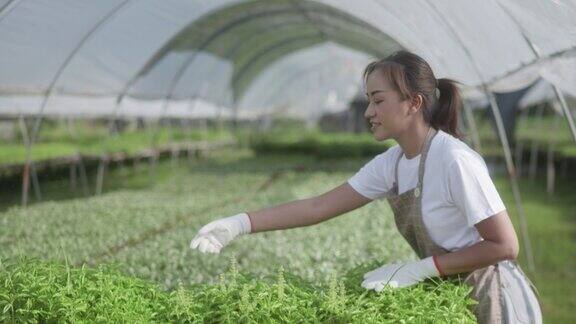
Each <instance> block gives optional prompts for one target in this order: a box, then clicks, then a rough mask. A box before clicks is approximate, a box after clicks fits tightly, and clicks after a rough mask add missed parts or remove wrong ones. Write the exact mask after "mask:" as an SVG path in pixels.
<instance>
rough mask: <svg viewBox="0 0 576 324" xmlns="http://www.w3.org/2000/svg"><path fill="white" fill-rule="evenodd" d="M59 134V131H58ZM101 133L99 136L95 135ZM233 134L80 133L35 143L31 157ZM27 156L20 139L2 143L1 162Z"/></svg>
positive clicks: (135, 149) (133, 149)
mask: <svg viewBox="0 0 576 324" xmlns="http://www.w3.org/2000/svg"><path fill="white" fill-rule="evenodd" d="M57 134H59V133H57ZM96 135H98V136H96ZM231 139H233V136H232V134H231V133H230V132H228V131H223V130H210V131H201V130H185V129H169V128H166V127H164V128H162V129H159V130H155V129H147V130H137V131H136V130H135V131H127V132H124V133H121V134H118V135H109V134H100V132H87V133H86V134H83V133H81V135H78V136H77V137H76V138H72V137H70V136H67V137H66V136H62V137H60V136H56V135H54V136H51V137H48V138H45V139H43V140H42V141H40V142H38V143H35V144H34V145H33V146H32V151H31V153H32V155H31V156H32V160H34V161H41V160H47V159H54V158H61V157H68V156H73V155H76V154H82V155H89V156H101V155H104V154H113V153H124V154H127V155H134V154H137V153H139V152H141V151H143V150H145V149H149V148H152V147H154V146H156V147H163V146H166V145H168V144H174V143H175V144H178V143H185V142H199V141H218V140H231ZM25 159H26V147H25V146H24V145H23V144H22V143H19V142H16V143H13V142H2V143H0V165H2V164H16V163H23V162H24V161H25Z"/></svg>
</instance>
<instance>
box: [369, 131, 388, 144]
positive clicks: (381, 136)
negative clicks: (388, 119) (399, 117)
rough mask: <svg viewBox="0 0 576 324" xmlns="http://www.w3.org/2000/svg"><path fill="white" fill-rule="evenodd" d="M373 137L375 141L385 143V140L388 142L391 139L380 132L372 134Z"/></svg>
mask: <svg viewBox="0 0 576 324" xmlns="http://www.w3.org/2000/svg"><path fill="white" fill-rule="evenodd" d="M372 137H373V138H374V139H375V140H377V141H378V142H382V141H385V140H387V139H388V138H389V136H388V135H386V134H382V132H378V131H376V132H373V133H372Z"/></svg>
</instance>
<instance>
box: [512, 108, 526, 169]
mask: <svg viewBox="0 0 576 324" xmlns="http://www.w3.org/2000/svg"><path fill="white" fill-rule="evenodd" d="M527 114H528V109H526V108H525V109H524V110H522V111H521V112H520V118H519V119H518V121H517V123H518V128H522V126H523V125H524V124H525V123H526V119H527V117H526V115H527ZM514 158H515V164H516V168H517V172H518V177H522V173H523V172H522V171H523V166H522V162H524V142H523V141H519V140H518V141H516V147H515V148H514Z"/></svg>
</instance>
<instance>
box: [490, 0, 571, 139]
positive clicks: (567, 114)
mask: <svg viewBox="0 0 576 324" xmlns="http://www.w3.org/2000/svg"><path fill="white" fill-rule="evenodd" d="M496 3H497V4H498V5H499V6H500V8H501V9H502V11H504V12H505V13H506V14H507V15H508V17H509V18H510V19H511V20H512V21H513V22H514V24H516V27H517V28H518V31H519V32H520V34H521V35H522V37H523V38H524V41H526V43H527V44H528V47H530V49H531V50H532V54H534V56H535V57H536V59H537V60H540V59H541V58H542V55H541V54H540V50H539V49H538V47H537V46H536V45H535V44H534V42H532V40H531V39H530V38H529V37H528V36H527V35H526V33H525V31H524V29H523V28H522V25H521V24H520V23H519V22H518V21H517V20H516V18H515V17H514V15H512V14H511V13H510V12H509V11H508V9H506V8H505V7H504V6H503V5H502V4H500V2H499V1H496ZM550 84H552V88H553V89H554V94H555V95H556V98H557V99H558V101H559V102H560V105H561V107H562V111H563V112H564V117H566V121H567V122H568V127H570V132H571V133H572V138H573V139H574V141H575V142H576V127H575V126H574V117H573V116H572V114H571V113H570V109H568V105H567V104H566V99H565V98H564V95H563V94H562V91H560V89H558V87H557V86H556V84H554V83H552V82H550Z"/></svg>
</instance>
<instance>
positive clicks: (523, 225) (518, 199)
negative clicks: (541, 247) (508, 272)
mask: <svg viewBox="0 0 576 324" xmlns="http://www.w3.org/2000/svg"><path fill="white" fill-rule="evenodd" d="M484 91H485V92H486V95H487V96H488V98H489V100H490V107H491V108H492V113H493V114H494V119H495V120H496V128H497V129H498V136H499V137H500V141H501V143H502V148H503V149H504V159H505V160H506V168H507V169H508V173H509V174H510V184H511V185H512V193H513V195H514V201H516V202H517V203H516V208H517V212H518V215H519V216H520V217H519V219H518V220H519V222H520V230H521V231H522V235H523V237H524V238H526V241H525V242H524V243H525V244H526V256H527V259H528V260H527V261H528V267H529V268H530V269H531V270H532V271H534V270H535V269H536V266H535V264H534V255H533V253H532V244H531V242H530V239H529V234H528V224H527V222H526V214H525V213H524V207H523V204H522V197H521V194H520V187H519V186H518V181H517V174H516V170H515V168H514V162H513V161H512V154H511V153H510V145H509V143H508V137H507V136H506V131H505V130H504V122H503V121H502V116H501V115H500V108H499V107H498V103H497V102H496V97H495V96H494V94H493V93H492V92H490V91H489V90H488V87H487V86H484Z"/></svg>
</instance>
